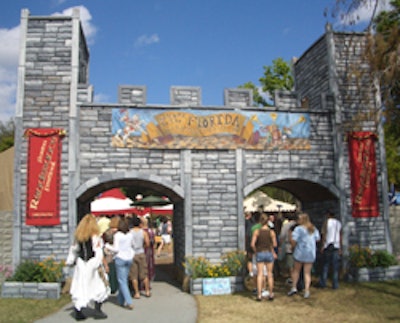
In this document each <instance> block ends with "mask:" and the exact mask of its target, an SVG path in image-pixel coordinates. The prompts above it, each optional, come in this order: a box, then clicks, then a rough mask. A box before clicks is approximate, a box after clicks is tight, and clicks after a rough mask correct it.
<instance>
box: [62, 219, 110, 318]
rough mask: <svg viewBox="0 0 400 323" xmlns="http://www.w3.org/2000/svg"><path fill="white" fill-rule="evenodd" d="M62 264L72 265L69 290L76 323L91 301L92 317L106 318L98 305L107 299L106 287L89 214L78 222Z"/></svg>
mask: <svg viewBox="0 0 400 323" xmlns="http://www.w3.org/2000/svg"><path fill="white" fill-rule="evenodd" d="M66 264H67V265H69V266H72V265H75V268H74V274H73V277H72V283H71V289H70V294H71V297H72V302H73V303H74V309H75V319H76V320H77V321H80V320H84V319H85V318H86V316H85V314H84V313H83V312H82V308H84V307H87V306H88V304H89V302H91V301H94V302H95V311H94V318H95V319H105V318H107V315H106V314H105V313H104V312H103V311H102V310H101V305H102V304H103V302H104V301H105V300H106V299H107V298H108V295H109V293H110V288H109V284H108V278H107V274H106V273H105V270H104V267H103V241H102V238H101V237H100V228H99V226H98V224H97V221H96V218H95V217H94V216H93V215H92V214H87V215H85V216H84V217H83V218H82V220H81V221H80V222H79V224H78V227H77V228H76V231H75V242H74V244H73V245H72V246H71V247H70V251H69V254H68V258H67V261H66Z"/></svg>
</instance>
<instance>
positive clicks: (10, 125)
mask: <svg viewBox="0 0 400 323" xmlns="http://www.w3.org/2000/svg"><path fill="white" fill-rule="evenodd" d="M12 146H14V121H13V120H12V119H10V120H9V121H7V122H4V123H3V122H2V121H0V152H2V151H4V150H7V149H8V148H10V147H12Z"/></svg>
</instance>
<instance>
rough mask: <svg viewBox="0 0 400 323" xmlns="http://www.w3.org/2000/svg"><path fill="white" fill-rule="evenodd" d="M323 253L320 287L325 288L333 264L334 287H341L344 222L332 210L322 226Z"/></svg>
mask: <svg viewBox="0 0 400 323" xmlns="http://www.w3.org/2000/svg"><path fill="white" fill-rule="evenodd" d="M321 253H322V259H323V266H322V271H321V277H320V280H319V285H318V287H321V288H325V287H326V281H327V279H328V272H329V268H330V267H331V266H332V288H333V289H337V288H339V268H340V256H341V254H342V224H341V223H340V221H339V220H338V219H337V218H336V217H335V214H334V213H333V212H331V211H328V212H327V218H326V220H325V222H324V224H323V226H322V244H321Z"/></svg>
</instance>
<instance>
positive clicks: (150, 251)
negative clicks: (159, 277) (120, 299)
mask: <svg viewBox="0 0 400 323" xmlns="http://www.w3.org/2000/svg"><path fill="white" fill-rule="evenodd" d="M140 220H141V221H142V229H143V230H144V231H145V232H147V235H148V236H149V241H150V246H149V247H145V248H144V253H145V254H146V260H147V271H148V277H149V287H150V289H151V286H150V282H151V281H153V280H154V278H155V276H156V267H155V262H154V244H155V237H156V234H155V232H154V230H153V228H152V227H151V226H150V225H149V220H148V219H147V218H146V217H145V216H142V217H141V218H140Z"/></svg>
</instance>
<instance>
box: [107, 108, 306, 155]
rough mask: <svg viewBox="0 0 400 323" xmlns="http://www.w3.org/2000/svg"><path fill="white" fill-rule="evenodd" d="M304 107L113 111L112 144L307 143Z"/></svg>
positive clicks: (195, 146) (251, 146)
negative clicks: (295, 110)
mask: <svg viewBox="0 0 400 323" xmlns="http://www.w3.org/2000/svg"><path fill="white" fill-rule="evenodd" d="M309 136H310V118H309V115H308V114H306V113H287V112H270V111H265V112H258V111H242V110H241V111H225V110H191V109H179V110H178V109H177V110H167V111H166V110H161V109H150V108H149V109H136V108H130V109H127V108H121V109H113V111H112V140H111V142H112V145H113V146H114V147H128V148H144V149H237V148H244V149H255V150H265V149H270V150H273V149H277V150H294V149H310V141H309Z"/></svg>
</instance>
